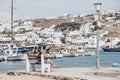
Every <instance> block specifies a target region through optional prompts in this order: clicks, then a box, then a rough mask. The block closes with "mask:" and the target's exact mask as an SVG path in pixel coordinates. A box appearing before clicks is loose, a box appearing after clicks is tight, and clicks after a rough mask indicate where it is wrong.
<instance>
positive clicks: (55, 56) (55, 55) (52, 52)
mask: <svg viewBox="0 0 120 80" xmlns="http://www.w3.org/2000/svg"><path fill="white" fill-rule="evenodd" d="M48 57H49V58H50V59H58V58H62V57H63V54H61V53H60V50H59V49H58V48H51V49H50V52H49V54H48Z"/></svg>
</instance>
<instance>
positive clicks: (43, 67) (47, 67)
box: [25, 54, 50, 73]
mask: <svg viewBox="0 0 120 80" xmlns="http://www.w3.org/2000/svg"><path fill="white" fill-rule="evenodd" d="M25 58H26V71H30V68H32V70H33V71H35V63H30V61H29V59H28V55H26V56H25ZM45 72H50V64H45V62H44V55H43V54H41V73H45Z"/></svg>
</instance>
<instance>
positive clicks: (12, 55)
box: [0, 43, 25, 61]
mask: <svg viewBox="0 0 120 80" xmlns="http://www.w3.org/2000/svg"><path fill="white" fill-rule="evenodd" d="M13 46H14V45H13V43H12V44H0V48H1V49H3V50H2V51H1V53H0V54H1V55H0V60H5V61H12V60H25V57H24V54H21V53H18V49H16V50H13V49H12V47H13ZM2 47H3V48H2Z"/></svg>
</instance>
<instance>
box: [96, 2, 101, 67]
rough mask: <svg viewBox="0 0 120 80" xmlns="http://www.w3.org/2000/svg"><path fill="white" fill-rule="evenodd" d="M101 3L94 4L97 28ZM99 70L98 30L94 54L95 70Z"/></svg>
mask: <svg viewBox="0 0 120 80" xmlns="http://www.w3.org/2000/svg"><path fill="white" fill-rule="evenodd" d="M101 5H102V3H94V6H95V10H96V12H97V16H98V20H97V26H98V21H99V20H100V17H99V16H100V8H101ZM99 68H100V52H99V30H97V53H96V69H99Z"/></svg>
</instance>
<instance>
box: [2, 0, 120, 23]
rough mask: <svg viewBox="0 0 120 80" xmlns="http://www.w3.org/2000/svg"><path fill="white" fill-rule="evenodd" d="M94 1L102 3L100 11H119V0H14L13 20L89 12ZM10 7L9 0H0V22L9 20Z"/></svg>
mask: <svg viewBox="0 0 120 80" xmlns="http://www.w3.org/2000/svg"><path fill="white" fill-rule="evenodd" d="M95 2H101V3H102V6H101V11H108V10H117V11H120V0H14V20H16V19H39V18H46V17H51V16H62V15H63V14H73V15H79V14H91V13H95V9H94V5H93V3H95ZM10 7H11V0H0V23H2V22H7V21H10Z"/></svg>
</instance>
